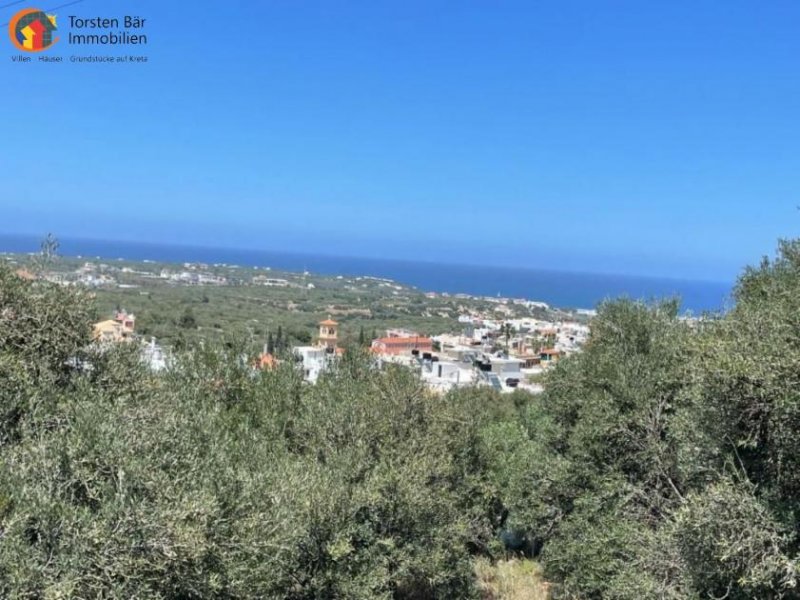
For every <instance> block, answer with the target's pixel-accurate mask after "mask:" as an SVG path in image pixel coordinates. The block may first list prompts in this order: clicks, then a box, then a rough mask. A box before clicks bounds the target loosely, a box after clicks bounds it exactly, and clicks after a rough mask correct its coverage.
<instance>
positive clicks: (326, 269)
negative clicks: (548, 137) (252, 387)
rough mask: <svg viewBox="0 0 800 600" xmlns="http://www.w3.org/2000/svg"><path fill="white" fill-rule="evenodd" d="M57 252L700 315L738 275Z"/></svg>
mask: <svg viewBox="0 0 800 600" xmlns="http://www.w3.org/2000/svg"><path fill="white" fill-rule="evenodd" d="M41 240H42V238H41V237H40V236H35V235H30V234H6V233H0V252H3V253H14V254H24V253H35V252H37V251H38V250H39V245H40V243H41ZM59 244H60V247H59V254H60V255H62V256H65V257H73V258H77V257H82V258H92V259H97V258H100V259H105V260H119V259H122V260H129V261H144V260H150V261H156V262H164V263H184V262H193V263H207V264H226V265H230V266H234V265H235V266H241V267H262V268H263V267H269V268H271V269H275V270H280V271H287V272H303V271H309V272H311V273H314V274H317V275H326V276H338V275H342V276H371V277H382V278H387V279H391V280H393V281H396V282H397V283H400V284H405V285H409V286H413V287H415V288H417V289H419V290H420V291H422V292H436V293H448V294H469V295H473V296H484V297H497V296H500V297H503V298H525V299H528V300H532V301H540V302H545V303H547V304H548V305H550V306H551V307H555V308H573V309H594V308H596V307H597V305H598V304H599V303H600V302H602V301H604V300H608V299H613V298H618V297H628V298H633V299H637V300H654V299H658V298H672V297H676V296H677V297H679V298H680V299H681V310H682V311H683V312H691V313H694V314H699V313H702V312H714V311H724V310H725V309H726V308H727V306H728V304H729V303H730V294H731V290H732V288H733V282H730V283H726V282H722V281H709V280H699V279H690V278H686V279H682V278H670V277H658V276H649V275H625V274H613V273H592V272H581V271H572V270H558V269H546V268H529V267H511V266H490V265H473V264H468V263H449V262H433V261H424V260H407V259H398V258H370V257H359V256H343V255H335V254H331V255H329V254H317V253H302V252H295V251H281V250H263V249H245V248H225V247H216V246H201V245H193V244H174V243H169V242H160V243H155V242H140V241H128V240H124V241H122V240H104V239H92V238H80V237H64V238H59Z"/></svg>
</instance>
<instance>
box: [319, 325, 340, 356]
mask: <svg viewBox="0 0 800 600" xmlns="http://www.w3.org/2000/svg"><path fill="white" fill-rule="evenodd" d="M338 335H339V324H338V323H337V322H336V321H334V320H332V319H331V318H330V317H328V318H327V319H325V320H324V321H320V322H319V337H318V338H317V345H318V346H323V347H325V348H327V349H328V352H334V351H335V350H336V343H337V341H338Z"/></svg>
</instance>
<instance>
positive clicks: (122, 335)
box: [92, 311, 136, 342]
mask: <svg viewBox="0 0 800 600" xmlns="http://www.w3.org/2000/svg"><path fill="white" fill-rule="evenodd" d="M135 323H136V317H134V316H133V315H129V314H128V313H126V312H125V311H120V312H118V313H117V314H116V315H115V316H114V318H113V319H108V320H107V321H100V322H99V323H95V324H94V329H93V334H92V337H93V338H94V340H95V341H98V342H129V341H131V340H132V339H133V330H134V327H135Z"/></svg>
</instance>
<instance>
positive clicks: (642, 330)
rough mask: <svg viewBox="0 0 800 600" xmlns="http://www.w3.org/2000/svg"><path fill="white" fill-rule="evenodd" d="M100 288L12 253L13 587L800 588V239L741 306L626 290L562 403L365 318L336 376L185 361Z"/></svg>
mask: <svg viewBox="0 0 800 600" xmlns="http://www.w3.org/2000/svg"><path fill="white" fill-rule="evenodd" d="M50 258H51V257H48V259H50ZM215 291H216V289H208V290H206V291H202V292H201V291H199V290H198V291H197V295H198V302H197V303H196V304H193V305H192V306H191V310H188V309H186V307H183V308H184V309H186V310H185V312H184V311H183V310H182V311H181V312H179V313H178V315H184V316H185V317H186V318H183V317H180V321H181V323H182V324H183V325H182V326H183V327H185V328H186V329H185V330H186V331H187V332H188V333H192V332H195V331H196V330H195V329H194V328H193V325H192V319H195V321H194V326H199V323H202V322H203V321H204V319H205V316H204V315H205V313H203V312H201V311H202V310H203V307H204V306H206V307H208V306H214V305H215V303H216V302H218V301H219V300H220V298H218V297H217V296H216V295H215V293H214V292H215ZM219 292H220V293H224V290H219ZM202 294H206V295H207V297H208V299H209V301H208V302H204V301H203V300H202ZM90 300H91V299H90V298H88V297H87V294H86V293H85V292H83V291H81V289H80V288H76V287H61V286H57V285H54V284H50V283H46V282H42V281H29V280H26V279H23V278H19V277H17V276H15V275H14V274H13V273H12V272H11V271H9V270H7V269H5V268H3V267H0V419H2V421H0V597H2V598H13V599H17V598H19V599H22V598H26V599H29V598H48V599H49V598H54V599H55V598H164V599H191V598H221V599H223V598H227V599H232V598H289V599H311V598H323V599H324V598H330V599H334V598H337V599H338V598H353V599H361V598H363V599H367V598H370V599H371V598H385V599H390V598H392V599H412V598H413V599H426V598H431V599H433V598H480V597H484V598H500V597H509V598H513V597H531V598H535V597H537V596H536V595H541V597H544V596H545V595H546V594H547V593H548V590H547V588H549V593H550V594H551V596H552V597H554V598H582V599H593V598H612V599H634V598H637V599H638V598H674V599H678V598H690V599H691V598H696V599H698V600H699V599H701V598H711V597H713V598H729V599H732V600H733V599H744V598H767V599H769V598H776V599H777V598H786V599H791V598H798V597H800V589H799V588H798V577H799V576H800V539H799V538H798V533H800V525H799V524H800V387H798V373H800V242H798V241H792V242H783V243H781V245H780V248H779V252H778V254H777V256H776V258H775V259H774V260H764V261H763V262H762V263H761V264H760V265H759V266H758V267H754V268H749V269H747V270H745V271H744V273H743V274H742V276H741V278H740V280H739V283H738V285H737V288H736V291H735V305H734V306H733V307H732V308H731V310H730V311H729V312H728V313H726V314H724V315H717V316H708V317H706V318H704V319H700V320H686V319H682V318H681V317H680V316H679V314H678V304H677V302H675V301H669V300H667V301H662V302H658V303H654V304H643V303H639V302H634V301H630V300H624V299H623V300H618V301H613V302H608V303H605V304H603V305H602V306H601V307H600V309H599V311H598V315H597V317H595V319H594V320H593V322H592V334H591V338H590V342H589V343H588V345H587V346H586V348H585V350H584V351H583V352H581V353H580V354H577V355H575V356H572V357H569V358H566V359H564V360H562V361H560V362H559V363H558V364H557V366H556V367H555V368H553V369H552V370H551V371H550V372H549V374H548V375H547V377H546V378H545V379H544V381H543V383H544V386H545V392H544V393H543V394H541V395H539V396H536V397H533V396H530V395H527V394H525V393H522V392H515V393H514V394H510V395H507V396H499V395H496V394H495V393H493V392H492V391H491V390H490V389H488V388H471V389H462V390H459V391H457V392H453V393H450V394H448V395H446V396H443V397H437V396H433V395H431V394H430V393H428V392H427V391H426V389H425V387H424V386H423V385H422V384H421V383H420V381H419V380H418V378H417V377H416V376H415V375H414V374H413V373H412V372H410V371H407V370H404V369H402V368H387V369H386V370H383V371H376V370H375V369H374V367H373V365H372V363H371V361H370V360H369V357H368V354H367V353H366V352H365V351H364V350H363V347H361V346H360V345H359V344H357V343H356V341H357V339H358V338H362V337H363V336H361V335H358V334H359V332H360V331H361V329H360V327H361V326H360V325H356V327H357V328H356V329H355V330H354V336H353V338H354V339H353V342H354V343H353V344H352V345H351V346H350V347H348V350H347V352H346V353H345V354H344V357H343V358H342V359H341V360H340V361H339V363H338V365H337V367H336V368H335V369H333V370H332V371H331V372H328V373H326V374H325V375H324V376H323V377H322V378H321V379H320V381H319V383H318V384H317V385H314V386H310V385H307V384H304V383H303V382H302V378H301V377H300V373H299V372H298V371H297V370H296V369H295V368H294V366H293V364H292V363H291V361H288V360H287V361H284V362H282V363H281V364H279V365H278V366H277V367H276V368H274V369H271V370H263V371H262V370H255V369H254V368H253V367H252V364H253V363H252V358H254V356H253V354H252V348H251V347H249V346H248V344H247V343H246V340H245V341H243V340H242V339H241V337H236V336H229V337H227V338H224V337H221V338H220V339H221V340H222V339H225V340H226V343H211V341H209V342H208V343H204V344H199V343H193V342H192V340H193V339H194V338H186V343H185V346H184V350H182V351H180V352H178V353H177V361H176V364H175V365H174V366H173V367H172V368H170V369H169V370H168V371H166V372H165V373H163V374H158V375H157V374H154V373H151V372H150V371H148V370H147V369H146V368H145V366H144V365H143V364H142V362H141V359H140V357H139V354H138V351H137V349H136V348H135V346H134V345H130V344H121V345H119V346H114V347H108V348H97V347H94V346H92V345H91V344H89V343H88V342H89V336H90V324H91V323H92V321H93V319H95V318H96V317H97V313H96V312H95V309H93V308H92V306H93V304H92V302H91V301H90ZM103 310H104V309H103ZM101 312H102V310H101ZM288 331H289V327H288V326H285V327H283V328H281V329H280V330H279V329H278V328H277V326H276V327H275V328H274V329H273V328H270V333H272V332H274V335H273V336H271V337H270V342H269V343H270V344H272V345H273V346H275V347H277V346H279V345H283V344H285V343H286V339H287V337H291V334H289V333H288ZM266 338H267V335H266V333H265V340H266ZM510 555H527V556H528V557H536V559H537V561H538V565H540V567H539V566H536V565H533V563H530V562H529V561H525V560H519V558H515V557H513V556H510ZM540 568H541V571H540ZM542 578H544V579H545V580H547V581H549V582H552V585H549V586H547V585H543V584H542V583H541V582H542ZM534 594H536V595H534Z"/></svg>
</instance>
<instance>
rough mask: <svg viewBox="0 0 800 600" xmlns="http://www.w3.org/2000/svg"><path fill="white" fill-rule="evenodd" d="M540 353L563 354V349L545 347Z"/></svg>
mask: <svg viewBox="0 0 800 600" xmlns="http://www.w3.org/2000/svg"><path fill="white" fill-rule="evenodd" d="M539 354H561V350H556V349H555V348H544V349H543V350H540V351H539Z"/></svg>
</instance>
